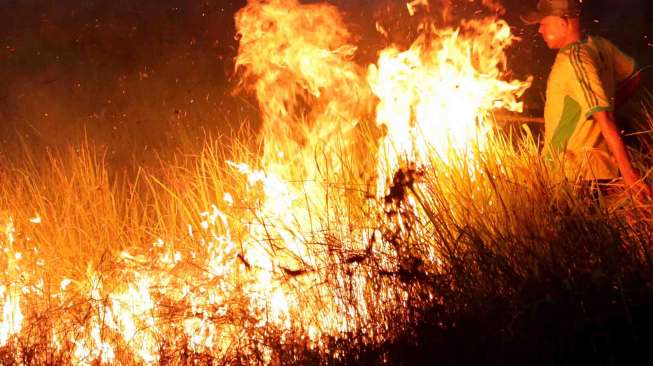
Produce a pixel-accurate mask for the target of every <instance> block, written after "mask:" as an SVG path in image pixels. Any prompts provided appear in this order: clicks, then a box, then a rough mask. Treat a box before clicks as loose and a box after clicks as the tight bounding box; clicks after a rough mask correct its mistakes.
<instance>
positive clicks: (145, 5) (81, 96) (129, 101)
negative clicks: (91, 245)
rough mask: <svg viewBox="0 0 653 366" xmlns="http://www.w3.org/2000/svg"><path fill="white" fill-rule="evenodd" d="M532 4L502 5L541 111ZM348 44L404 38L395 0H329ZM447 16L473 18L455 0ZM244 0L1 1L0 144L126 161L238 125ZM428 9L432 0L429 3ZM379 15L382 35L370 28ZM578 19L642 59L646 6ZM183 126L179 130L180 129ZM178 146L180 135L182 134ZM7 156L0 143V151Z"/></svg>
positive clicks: (652, 59)
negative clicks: (64, 148) (77, 148)
mask: <svg viewBox="0 0 653 366" xmlns="http://www.w3.org/2000/svg"><path fill="white" fill-rule="evenodd" d="M535 2H536V1H535V0H520V1H515V0H504V1H503V5H504V6H505V7H506V9H507V10H508V12H507V14H506V15H505V16H504V18H505V19H507V20H508V22H509V23H510V24H511V25H512V26H513V28H514V32H515V33H516V34H517V35H518V36H520V37H522V41H521V42H520V43H518V44H517V45H516V46H514V47H512V48H511V49H510V50H509V57H510V62H509V66H510V68H511V70H512V71H513V73H514V76H516V77H522V78H523V77H526V76H527V75H529V74H531V75H534V76H535V77H536V80H535V83H534V85H533V87H532V88H531V90H529V91H528V93H527V95H526V96H525V100H526V102H527V106H528V107H529V108H530V109H532V110H538V109H541V104H542V93H543V89H544V80H545V79H546V76H547V72H548V71H547V69H548V67H549V65H550V64H551V62H552V60H553V57H554V54H555V52H553V51H550V50H548V49H546V47H545V45H544V43H543V42H542V40H541V39H540V37H539V35H538V34H537V27H536V26H524V25H523V24H522V23H521V22H520V21H519V19H518V15H519V14H520V13H522V12H524V11H526V8H529V7H532V6H534V5H535ZM331 3H333V4H335V5H337V6H338V7H339V8H340V9H341V10H342V12H343V14H344V18H345V21H346V22H347V24H348V27H349V29H350V31H351V33H352V34H353V37H354V40H353V42H354V43H355V44H356V45H358V46H359V52H358V54H357V56H356V57H357V58H356V61H357V62H359V63H360V64H361V65H365V64H367V63H370V62H373V61H375V58H376V53H377V52H378V51H379V50H380V49H382V48H383V47H385V46H387V45H389V43H390V42H394V43H398V44H401V45H404V46H406V45H408V44H410V42H411V41H412V40H413V38H414V35H415V25H416V23H417V22H418V21H419V19H418V18H417V17H413V18H411V17H409V16H408V14H407V12H406V11H405V2H404V1H390V0H380V1H374V0H359V1H353V0H332V1H331ZM454 3H455V4H456V5H455V6H454V10H453V15H454V17H455V18H464V17H470V16H475V14H482V13H483V11H481V12H480V13H479V12H477V11H478V10H479V9H481V8H482V7H481V6H480V5H479V4H478V3H480V1H478V0H477V1H476V3H474V2H472V3H471V5H470V2H469V1H467V0H464V1H463V0H454ZM244 5H245V1H244V0H236V1H224V0H223V1H219V0H215V1H209V0H193V1H188V0H142V1H138V2H136V1H128V0H116V1H108V0H49V1H45V0H0V126H2V127H1V132H0V139H1V142H2V144H3V146H9V145H12V144H15V143H16V141H21V143H22V144H23V145H28V146H37V147H42V146H54V147H57V146H61V145H65V144H67V143H70V142H71V141H76V140H77V139H79V138H81V137H83V136H86V137H87V138H89V139H90V140H92V141H93V142H94V143H96V144H97V145H98V146H103V147H105V148H106V149H107V150H108V158H109V160H110V162H113V163H115V164H126V163H128V162H133V160H134V157H135V156H137V157H140V158H138V160H140V161H139V162H141V163H142V162H145V160H147V154H143V152H144V151H150V150H156V149H157V148H163V149H164V150H165V149H168V150H170V148H171V147H176V146H179V144H180V143H181V142H182V141H181V140H182V139H186V140H191V141H196V142H197V143H198V144H201V139H202V138H203V134H204V133H205V132H206V131H209V132H212V133H219V132H224V131H227V130H229V129H231V128H234V127H238V125H240V124H242V123H243V121H250V122H253V123H254V124H256V123H257V110H256V101H255V100H254V99H253V97H252V96H249V95H244V94H242V93H241V94H233V93H232V91H233V89H234V85H235V83H234V75H233V68H234V57H235V55H236V52H237V47H238V43H237V40H236V34H235V29H234V20H233V16H234V13H235V12H236V11H237V9H239V8H241V7H243V6H244ZM433 7H434V8H437V4H434V5H433ZM376 21H378V22H380V24H382V25H383V26H384V27H385V28H386V29H387V30H388V31H389V32H390V34H391V37H390V39H385V38H384V37H382V36H381V35H380V34H379V33H378V32H376V31H375V30H374V28H375V27H374V24H375V22H376ZM583 23H584V24H585V25H586V28H587V29H588V30H589V31H590V32H591V33H592V34H599V35H603V36H606V37H608V38H610V39H612V40H613V41H614V42H615V43H616V44H617V45H619V46H620V47H621V48H622V49H623V50H625V51H626V52H628V53H630V54H631V55H633V56H634V57H636V58H637V59H638V61H639V62H640V64H648V63H653V55H652V54H653V45H652V44H653V39H652V37H653V34H652V33H653V32H652V30H653V1H650V0H620V1H614V0H585V10H584V14H583ZM180 131H184V133H180ZM185 142H188V141H185ZM2 153H3V154H7V152H6V149H2Z"/></svg>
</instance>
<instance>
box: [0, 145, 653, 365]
mask: <svg viewBox="0 0 653 366" xmlns="http://www.w3.org/2000/svg"><path fill="white" fill-rule="evenodd" d="M489 146H491V147H492V148H491V149H490V150H484V151H483V152H481V151H476V152H474V153H473V155H474V159H473V160H472V161H474V162H475V164H476V166H477V169H470V166H469V163H468V160H459V161H458V162H457V163H456V164H459V165H451V163H447V164H445V163H444V162H443V161H442V160H441V159H439V158H435V157H432V159H433V160H432V161H431V162H430V163H429V164H428V165H427V166H428V168H426V166H425V167H422V168H416V167H403V168H402V169H400V170H397V171H396V172H395V174H394V176H393V180H392V182H391V184H390V186H389V189H388V191H387V192H386V194H384V195H383V196H382V197H380V198H377V197H376V196H375V195H374V194H372V193H373V189H374V187H375V186H376V181H375V180H374V179H370V177H367V179H364V178H360V177H361V175H356V174H351V175H350V176H349V177H347V175H346V174H343V175H344V177H343V176H336V175H330V176H323V177H317V178H316V179H314V180H311V181H308V180H304V181H297V182H290V183H291V184H297V185H299V186H300V187H304V186H310V185H316V186H320V187H323V189H324V191H323V192H324V194H325V197H324V198H325V200H326V201H328V202H329V204H328V206H327V207H323V208H321V210H322V211H316V210H315V209H311V206H310V205H309V204H306V203H307V202H309V201H310V198H309V197H294V199H295V201H292V200H290V201H289V202H287V204H288V206H287V207H289V206H292V205H293V204H295V203H296V202H301V204H302V205H304V207H306V209H305V210H304V211H300V210H298V208H297V207H296V206H295V207H293V208H292V209H290V208H286V210H288V211H289V212H291V213H292V215H291V216H290V217H286V215H285V213H286V212H269V211H264V206H262V201H261V200H262V199H263V198H264V197H265V196H264V193H267V194H270V192H269V191H268V192H265V190H266V189H268V188H266V187H265V185H266V184H271V185H273V184H274V183H276V182H275V181H274V180H272V177H271V176H270V175H269V174H268V175H266V174H261V175H259V176H257V175H256V174H251V173H252V172H250V171H248V168H245V165H243V164H246V163H250V164H251V166H255V165H254V164H255V163H256V160H255V158H254V156H255V155H251V154H250V153H249V151H250V150H248V149H245V148H244V146H241V147H238V146H237V145H236V146H235V147H233V148H232V149H231V150H230V151H222V150H220V148H219V147H217V146H216V145H213V144H207V146H205V148H204V149H203V151H202V152H201V153H200V154H199V155H197V156H193V157H188V158H187V159H185V160H184V161H179V162H177V164H175V165H172V166H171V165H168V166H167V167H168V170H167V171H166V173H165V174H160V173H159V175H156V174H155V173H147V172H143V173H142V174H141V175H140V176H139V178H138V180H135V181H132V182H129V184H116V183H115V182H114V183H112V182H111V180H110V179H109V178H108V173H107V170H106V168H105V167H104V166H103V164H102V154H100V153H98V152H94V151H93V150H92V148H91V147H89V146H88V145H83V146H80V147H79V148H78V149H74V150H71V151H70V152H69V153H67V154H62V155H60V156H59V157H54V156H50V157H49V158H48V162H42V163H41V162H40V163H38V164H35V165H34V166H32V167H31V168H30V167H20V168H19V167H15V168H14V169H7V170H5V171H4V172H3V173H4V174H3V178H2V179H3V182H6V183H7V184H4V185H3V190H2V196H1V197H2V204H3V205H4V207H6V208H7V213H6V214H5V216H4V218H3V227H4V228H5V229H4V235H3V238H2V244H3V253H4V255H3V261H4V263H5V264H3V265H4V266H5V268H6V271H5V272H4V278H3V284H4V287H3V291H2V296H3V304H4V313H3V314H4V315H3V318H2V319H3V322H2V323H1V324H2V328H1V329H2V331H3V333H1V335H2V336H3V338H2V340H3V348H2V355H3V360H5V361H6V362H9V363H12V362H17V363H20V362H23V363H26V364H46V363H47V364H63V363H70V362H72V363H77V364H86V363H93V362H118V363H128V364H129V363H143V362H145V363H161V364H167V363H182V364H187V363H188V364H190V363H193V362H197V361H200V362H208V363H225V362H226V363H230V362H236V363H284V364H285V363H300V364H303V363H328V362H336V363H340V362H342V363H351V362H361V363H367V362H376V363H383V362H390V363H399V362H415V361H417V360H432V361H435V360H436V359H442V360H445V361H443V362H458V361H460V360H461V359H458V358H456V357H457V356H456V355H455V353H450V352H449V351H450V349H448V347H451V346H455V347H469V349H471V350H472V351H473V352H476V353H478V352H481V354H475V355H468V356H469V357H471V360H472V361H473V360H479V359H480V360H483V359H484V358H483V357H488V358H487V359H488V360H490V361H497V360H501V359H502V357H504V358H507V359H510V358H511V357H513V356H509V354H510V352H511V350H512V349H514V348H513V347H525V348H522V349H524V354H525V355H524V356H523V357H525V358H524V360H525V361H529V360H530V361H532V359H530V358H529V357H534V355H537V354H538V352H553V353H544V355H548V356H552V355H553V356H557V357H570V358H569V360H573V357H576V356H578V353H574V352H575V351H576V350H574V352H572V350H570V349H564V348H563V349H558V348H556V347H563V346H564V342H566V341H570V342H579V344H578V346H579V347H581V348H579V349H580V350H581V351H588V352H589V348H582V346H584V345H583V344H582V342H584V341H588V342H594V343H591V345H592V346H596V347H599V348H600V350H601V352H618V351H621V350H625V349H628V348H627V347H626V348H619V347H620V346H619V345H621V344H626V345H627V346H628V347H630V346H634V345H637V344H639V343H638V342H641V341H642V340H643V339H648V338H647V337H648V335H647V334H646V331H645V330H644V329H643V328H642V327H643V325H644V324H645V323H642V322H645V321H650V320H649V319H647V318H643V317H644V314H645V313H644V310H643V309H646V308H647V306H649V305H650V302H649V301H650V296H651V289H650V285H651V284H650V278H651V277H650V275H651V273H650V271H651V265H650V262H649V261H650V248H649V246H650V243H651V238H650V235H651V232H652V231H651V227H650V215H649V214H648V212H647V211H646V210H642V209H637V208H635V207H633V206H632V205H630V204H629V203H627V202H626V203H623V204H621V206H620V207H619V208H614V207H610V206H607V205H603V203H604V202H603V201H602V200H591V199H590V198H588V196H587V195H586V194H584V192H581V191H580V190H579V188H578V187H577V186H576V185H574V184H573V183H571V182H567V181H564V180H557V179H555V177H554V176H552V174H553V173H552V170H551V169H549V168H548V167H547V166H546V164H545V162H544V161H543V160H542V159H541V157H540V156H539V154H538V152H537V148H536V146H535V144H534V143H533V141H532V140H529V139H526V140H524V141H521V142H520V143H519V144H515V143H513V142H512V141H507V140H506V139H505V138H503V137H500V136H497V137H496V138H492V139H491V140H489ZM515 146H516V147H515ZM432 156H436V155H435V154H434V155H432ZM32 159H35V157H32ZM235 160H238V161H240V162H241V163H240V164H234V163H229V162H228V161H235ZM225 161H227V162H225ZM37 166H38V167H39V169H38V171H37V170H36V167H37ZM251 169H252V171H253V168H251ZM324 169H325V170H326V167H324ZM352 169H353V167H352ZM253 176H254V178H253ZM354 177H359V178H358V180H357V179H355V178H354ZM336 178H337V179H336ZM270 181H271V182H270ZM43 182H48V183H47V184H43ZM286 183H288V182H286ZM237 189H240V190H237ZM270 189H272V188H270ZM310 189H311V188H307V189H305V191H304V192H309V191H310ZM272 192H273V193H274V194H277V195H279V197H281V198H283V199H284V200H286V199H289V198H288V197H286V196H283V194H285V192H283V191H279V190H275V191H272ZM227 193H231V194H230V195H227ZM9 213H11V214H9ZM37 214H38V217H37V216H36V215H37ZM300 215H306V217H310V220H309V221H308V222H309V223H310V224H311V226H310V227H306V226H304V227H300V226H296V225H293V224H295V223H296V221H297V220H303V219H305V217H302V216H300ZM252 233H257V236H256V237H253V234H252ZM293 245H295V246H293ZM299 245H301V247H299ZM18 309H20V310H18ZM549 322H551V323H550V324H549ZM570 322H571V323H570ZM610 327H614V329H612V328H610ZM615 329H616V330H615ZM549 331H551V332H558V333H556V334H557V335H558V336H560V337H563V338H561V339H556V337H557V336H556V337H554V336H552V335H551V334H549V333H548V332H549ZM533 332H535V333H533ZM623 332H626V333H625V334H626V335H628V336H629V337H631V338H629V339H630V341H624V340H619V341H618V342H617V340H615V339H613V338H611V337H616V336H622V335H623V334H622V333H623ZM606 334H607V335H606ZM477 336H478V337H480V338H477ZM526 336H528V337H526ZM604 336H605V337H608V338H605V339H604V338H600V337H604ZM531 337H538V338H539V337H543V338H540V339H543V342H544V343H542V344H538V343H537V342H535V341H534V340H532V338H531ZM596 337H599V338H596ZM595 338H596V339H595ZM502 342H505V343H502ZM547 342H548V343H547ZM596 342H599V343H596ZM601 342H603V343H601ZM614 342H616V343H614ZM465 344H468V346H466V345H465ZM491 345H492V346H497V345H500V346H501V347H503V348H498V349H494V348H493V347H492V348H493V349H488V347H490V346H491ZM425 347H433V348H430V349H428V350H427V349H426V348H425ZM604 347H607V348H604ZM611 347H614V348H611ZM566 351H569V352H570V353H565V352H566ZM493 352H494V353H493ZM501 352H505V353H501ZM556 352H558V353H556ZM594 356H595V357H599V358H600V357H602V355H601V354H596V355H594ZM610 356H611V357H613V356H615V354H612V353H610ZM619 356H623V355H621V354H617V357H619ZM475 357H480V358H475ZM446 360H448V361H446Z"/></svg>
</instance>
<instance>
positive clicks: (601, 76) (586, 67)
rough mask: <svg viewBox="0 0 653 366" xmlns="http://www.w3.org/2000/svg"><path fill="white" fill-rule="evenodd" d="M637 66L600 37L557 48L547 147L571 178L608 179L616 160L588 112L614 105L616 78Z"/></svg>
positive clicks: (551, 78)
mask: <svg viewBox="0 0 653 366" xmlns="http://www.w3.org/2000/svg"><path fill="white" fill-rule="evenodd" d="M634 71H635V61H634V60H633V59H632V58H631V57H629V56H627V55H626V54H624V53H623V52H621V51H620V50H619V49H618V48H617V47H615V46H614V45H613V44H612V43H611V42H610V41H608V40H606V39H603V38H600V37H588V38H587V39H586V40H583V41H581V42H576V43H573V44H571V45H568V46H566V47H564V48H562V49H560V50H559V51H558V55H557V57H556V59H555V62H554V64H553V67H552V69H551V74H550V75H549V80H548V82H547V88H546V104H545V106H544V122H545V126H544V129H545V146H546V147H547V149H550V150H552V151H554V152H557V153H560V154H561V155H560V156H561V157H562V159H563V160H562V161H563V164H564V169H565V173H566V175H567V176H568V177H569V178H571V179H576V178H577V177H580V178H582V179H612V178H616V177H617V176H619V169H618V166H617V163H616V161H615V160H614V158H613V157H612V155H611V154H610V150H609V149H608V145H607V143H606V141H605V139H604V138H603V135H602V134H601V128H600V126H599V124H598V122H596V121H595V120H594V119H593V118H592V115H593V114H594V113H596V112H598V111H612V110H613V109H614V93H615V87H616V85H617V83H619V82H620V81H623V80H625V79H627V78H628V77H629V76H631V75H632V74H633V72H634Z"/></svg>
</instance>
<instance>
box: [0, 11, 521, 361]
mask: <svg viewBox="0 0 653 366" xmlns="http://www.w3.org/2000/svg"><path fill="white" fill-rule="evenodd" d="M486 2H487V1H486ZM447 3H448V2H447ZM487 3H492V4H495V2H493V1H490V2H487ZM425 4H428V2H425V1H423V0H415V1H411V2H410V3H409V4H408V9H409V10H410V11H411V13H412V12H415V11H417V10H418V9H417V7H418V6H423V5H425ZM236 26H237V30H238V34H239V37H240V48H239V54H238V58H237V60H236V64H237V68H238V71H239V72H240V75H241V76H242V77H243V83H242V84H241V86H242V87H243V88H244V89H247V90H250V91H253V92H254V93H255V95H256V97H257V100H258V103H259V108H260V110H261V117H262V127H261V132H260V138H261V143H262V152H261V155H260V156H258V157H257V159H255V161H254V162H237V161H227V162H225V165H226V166H227V169H229V172H231V174H233V175H234V176H235V177H237V178H235V180H237V181H240V182H242V183H243V185H242V186H241V187H240V188H239V191H234V192H220V193H221V194H222V195H223V200H222V202H204V203H205V204H206V207H203V208H201V210H203V211H202V212H198V213H197V217H198V222H196V223H185V224H184V225H187V226H186V227H184V230H185V231H187V236H186V237H184V240H186V241H187V243H185V245H180V246H181V247H183V248H186V249H185V250H180V249H178V248H177V247H176V246H177V245H178V243H176V242H175V241H174V240H164V239H163V238H156V239H155V241H154V243H153V244H152V246H151V247H150V248H138V249H135V250H134V251H131V250H124V251H122V252H121V253H118V254H116V255H114V256H113V257H112V262H111V263H110V265H107V267H108V268H110V269H111V271H110V273H109V274H103V273H102V271H101V269H100V268H93V267H91V266H89V269H88V271H87V278H86V279H82V280H77V281H75V280H71V279H68V278H63V280H61V282H60V284H59V285H58V286H54V287H57V288H56V289H53V290H52V293H51V294H50V296H51V297H52V298H56V299H57V300H56V301H53V303H56V304H58V305H59V306H60V307H61V308H63V309H71V308H72V307H73V305H71V304H72V303H73V301H72V300H71V298H79V297H81V298H83V299H85V303H84V306H83V307H84V311H85V314H87V316H86V318H84V320H83V325H77V327H76V329H75V331H74V332H67V331H66V329H69V328H71V327H75V326H76V325H75V323H74V321H79V319H77V318H71V317H69V316H68V314H65V315H62V317H64V318H65V321H63V320H62V323H65V324H59V325H55V326H54V329H55V330H56V331H53V335H52V337H51V339H50V344H51V346H52V348H53V349H56V350H57V352H64V350H66V349H72V356H71V359H72V361H73V362H74V363H76V364H92V363H94V362H98V361H99V362H100V363H120V362H128V361H132V362H137V363H143V364H156V363H160V362H163V361H162V360H163V359H162V355H161V352H162V347H161V344H163V343H165V344H167V345H174V346H179V345H181V346H182V347H186V348H187V349H189V350H191V351H192V352H197V353H202V354H210V355H213V356H215V357H220V356H222V355H225V354H227V353H228V352H229V351H230V350H231V349H233V347H234V345H237V344H238V341H239V339H240V338H242V337H243V336H244V335H251V334H252V333H246V332H245V331H244V330H243V329H244V328H245V326H246V325H247V326H250V327H253V328H254V329H255V330H256V332H253V333H254V334H258V333H257V332H264V331H265V330H269V329H273V330H274V332H278V333H279V334H281V337H283V336H284V335H285V334H286V333H289V332H293V331H301V332H305V333H306V336H307V338H308V340H309V341H308V343H309V344H310V346H311V347H320V346H321V345H322V343H321V342H322V341H321V339H322V337H323V336H333V335H338V334H343V333H345V332H350V331H361V332H363V333H365V334H366V336H367V337H368V338H369V339H371V340H372V341H381V340H383V339H384V338H383V337H384V334H385V332H386V331H387V327H388V326H389V324H387V322H390V321H391V320H390V319H391V317H390V315H388V314H390V313H391V309H393V308H400V307H402V306H404V305H405V304H406V302H407V299H408V297H409V293H408V292H407V291H405V290H404V289H402V288H398V287H397V286H395V287H393V286H392V284H393V283H396V281H395V282H392V281H394V280H388V279H386V278H379V275H378V274H376V273H370V270H369V268H368V267H366V266H365V265H363V263H364V262H365V261H368V260H372V259H373V260H374V261H375V264H376V265H378V266H380V268H384V269H387V270H385V271H386V272H388V273H390V272H391V269H392V268H397V267H400V266H401V265H403V263H402V260H403V259H402V258H400V253H398V249H397V248H395V247H393V246H392V245H391V244H390V243H386V242H384V241H383V240H382V239H381V235H380V234H379V231H378V229H377V225H375V223H374V222H373V220H374V218H371V217H366V216H365V214H364V213H362V212H361V211H362V209H361V208H360V207H361V206H362V207H365V208H369V209H370V211H374V210H377V209H378V208H379V207H378V206H381V205H382V204H381V203H380V202H378V200H373V199H372V202H370V197H377V198H378V197H381V196H383V195H384V194H385V193H386V189H387V187H386V180H387V177H388V176H389V174H392V173H393V172H394V171H396V170H397V169H398V168H399V167H401V166H402V165H403V164H408V163H410V164H417V165H421V166H428V165H429V164H433V161H434V159H433V156H434V155H437V156H439V157H440V158H441V161H442V162H443V163H447V162H448V161H450V159H471V156H469V155H468V154H467V151H468V150H469V149H480V150H482V149H483V148H485V141H486V138H487V136H488V134H490V133H491V131H492V120H491V118H490V117H491V111H492V110H494V109H497V108H506V109H510V110H520V109H521V107H522V106H521V103H520V102H519V101H518V97H519V96H520V95H521V94H522V93H523V92H524V90H525V89H526V88H527V87H528V86H529V83H530V81H518V80H504V79H505V78H506V76H507V75H506V74H507V73H506V67H507V66H506V56H505V49H506V47H508V46H510V45H511V44H512V42H514V41H515V38H514V37H513V36H512V35H511V33H510V28H509V26H508V24H507V23H506V22H504V21H502V20H499V19H496V18H487V19H483V20H472V21H467V22H463V23H462V24H461V25H460V26H459V27H457V28H446V29H437V28H436V27H435V26H433V25H432V24H426V25H424V26H423V28H422V33H421V35H420V36H419V37H418V38H417V40H415V42H414V43H413V45H412V46H411V47H410V48H409V49H408V50H400V49H398V48H396V47H391V48H388V49H385V50H382V51H381V52H380V54H379V59H378V61H377V62H376V63H375V64H373V65H370V66H369V67H367V68H365V67H362V66H360V65H358V64H357V63H356V62H355V61H354V56H355V52H356V47H355V46H354V45H353V44H352V42H353V40H352V37H351V35H350V33H349V32H348V30H347V28H346V26H345V22H344V21H343V19H342V17H341V15H340V13H339V11H338V9H337V8H335V7H334V6H332V5H326V4H310V5H306V4H300V3H299V2H298V1H297V0H268V1H256V0H250V1H249V2H248V5H247V6H246V7H245V8H243V9H242V10H240V11H239V12H238V14H237V15H236ZM371 121H372V122H371ZM370 122H371V123H370ZM369 125H376V126H378V127H380V128H379V129H381V130H384V134H383V135H382V136H380V137H379V136H376V137H377V138H378V141H374V142H375V143H376V146H375V148H373V149H372V151H367V150H366V151H365V152H364V153H363V154H360V151H358V150H357V149H359V150H360V149H361V146H363V141H362V139H361V134H362V132H361V131H362V130H364V129H365V128H368V127H370V126H369ZM372 127H375V126H372ZM360 176H365V177H366V178H365V179H366V181H364V182H363V183H361V182H360V180H362V179H361V178H360ZM238 178H240V179H238ZM374 179H376V182H377V183H376V184H375V183H374ZM352 187H354V188H352ZM352 192H354V193H352ZM369 193H376V195H374V194H369ZM180 196H182V197H183V195H182V194H181V192H180ZM218 197H219V196H218ZM351 202H354V204H351ZM43 217H47V216H46V215H44V216H43ZM41 220H42V219H41V216H39V215H37V216H35V217H34V218H33V219H32V220H31V223H35V224H36V223H40V222H41ZM5 234H6V235H5V236H6V237H7V239H6V240H5V241H2V242H1V244H2V245H3V250H4V252H3V254H4V255H6V257H7V258H8V259H7V260H8V263H9V266H8V267H7V268H9V272H8V275H9V277H8V278H9V280H10V281H5V282H0V285H2V286H0V304H2V306H3V317H2V319H0V320H1V322H0V347H1V346H4V345H5V344H7V342H8V341H9V339H10V338H11V337H12V336H16V335H19V334H20V332H21V325H22V321H23V315H22V313H21V309H20V301H21V298H20V295H21V291H19V290H20V287H18V285H17V284H15V283H13V282H11V280H12V279H16V278H18V277H19V275H18V271H19V269H18V266H17V261H18V258H17V257H16V254H17V252H15V251H14V249H13V240H14V239H13V227H12V228H11V230H10V229H7V230H6V231H5ZM176 239H177V240H179V239H178V238H176ZM128 244H129V243H126V244H125V245H126V246H127V245H128ZM189 248H190V249H189ZM429 258H431V259H432V260H433V261H437V253H431V254H430V255H429ZM375 276H376V277H375ZM3 280H4V279H3ZM114 282H115V283H114ZM385 310H387V311H388V313H387V314H386V313H384V311H385ZM372 314H376V316H377V317H381V318H382V319H383V320H384V321H385V322H386V323H383V322H381V323H379V324H370V321H369V318H370V317H371V316H372ZM379 314H380V315H379ZM377 319H378V318H377ZM239 322H240V323H239ZM241 323H242V324H241ZM270 333H273V331H270ZM275 334H276V333H275ZM261 343H262V342H261ZM263 347H264V346H263ZM265 350H266V349H265V347H264V351H265ZM266 352H267V353H266ZM266 352H263V353H264V354H268V353H270V349H267V351H266ZM125 354H128V355H129V356H125ZM334 357H335V356H334ZM124 360H128V361H124ZM264 361H266V362H271V361H272V360H270V359H265V360H264Z"/></svg>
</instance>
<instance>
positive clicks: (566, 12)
mask: <svg viewBox="0 0 653 366" xmlns="http://www.w3.org/2000/svg"><path fill="white" fill-rule="evenodd" d="M580 8H581V6H580V1H579V0H539V1H538V2H537V9H536V10H535V11H532V12H530V13H528V14H526V15H522V16H520V18H521V20H522V21H523V22H524V23H526V24H536V23H539V22H540V21H541V20H542V19H544V18H545V17H547V16H549V15H555V16H559V17H577V16H579V15H580Z"/></svg>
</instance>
